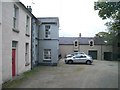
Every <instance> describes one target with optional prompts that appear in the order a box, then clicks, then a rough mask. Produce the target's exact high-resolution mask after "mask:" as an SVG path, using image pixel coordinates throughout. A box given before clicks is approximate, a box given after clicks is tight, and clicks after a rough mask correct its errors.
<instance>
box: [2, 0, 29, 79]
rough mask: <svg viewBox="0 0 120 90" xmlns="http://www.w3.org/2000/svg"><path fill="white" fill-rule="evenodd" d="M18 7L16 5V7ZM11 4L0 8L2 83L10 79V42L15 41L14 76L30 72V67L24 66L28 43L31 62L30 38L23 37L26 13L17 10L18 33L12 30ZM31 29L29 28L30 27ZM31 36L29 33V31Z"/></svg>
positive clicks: (12, 5)
mask: <svg viewBox="0 0 120 90" xmlns="http://www.w3.org/2000/svg"><path fill="white" fill-rule="evenodd" d="M16 5H17V4H16ZM17 6H18V5H17ZM13 8H14V3H13V2H11V3H10V2H9V3H8V2H5V3H3V7H2V11H3V12H2V21H3V28H2V31H3V32H2V40H3V42H2V44H3V46H2V56H3V57H2V60H3V62H2V67H3V68H2V69H3V70H2V71H3V73H2V74H3V81H7V80H9V79H11V78H12V41H17V42H18V44H17V50H16V51H17V52H16V54H17V58H16V74H20V73H22V72H25V71H27V70H30V68H31V65H29V66H25V44H26V43H29V62H31V61H30V60H31V53H30V52H31V51H30V50H31V36H30V37H27V36H26V35H25V32H26V28H25V25H26V24H25V22H26V15H27V13H26V12H25V11H24V9H21V7H20V6H18V8H19V27H18V28H19V31H20V32H19V33H16V32H14V31H13V30H12V28H13ZM30 22H31V21H30ZM30 27H31V26H30ZM30 35H31V31H30Z"/></svg>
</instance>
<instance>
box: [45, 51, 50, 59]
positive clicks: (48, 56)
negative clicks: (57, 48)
mask: <svg viewBox="0 0 120 90" xmlns="http://www.w3.org/2000/svg"><path fill="white" fill-rule="evenodd" d="M44 60H51V49H44Z"/></svg>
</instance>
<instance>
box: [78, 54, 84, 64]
mask: <svg viewBox="0 0 120 90" xmlns="http://www.w3.org/2000/svg"><path fill="white" fill-rule="evenodd" d="M78 62H79V63H84V62H86V56H85V55H81V56H80V57H79V61H78Z"/></svg>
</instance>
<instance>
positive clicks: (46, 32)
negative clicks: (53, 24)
mask: <svg viewBox="0 0 120 90" xmlns="http://www.w3.org/2000/svg"><path fill="white" fill-rule="evenodd" d="M45 38H50V25H45Z"/></svg>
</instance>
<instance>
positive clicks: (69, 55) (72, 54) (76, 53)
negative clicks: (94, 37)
mask: <svg viewBox="0 0 120 90" xmlns="http://www.w3.org/2000/svg"><path fill="white" fill-rule="evenodd" d="M79 54H85V53H84V52H74V53H71V54H68V55H66V58H68V57H72V56H75V55H79Z"/></svg>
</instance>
